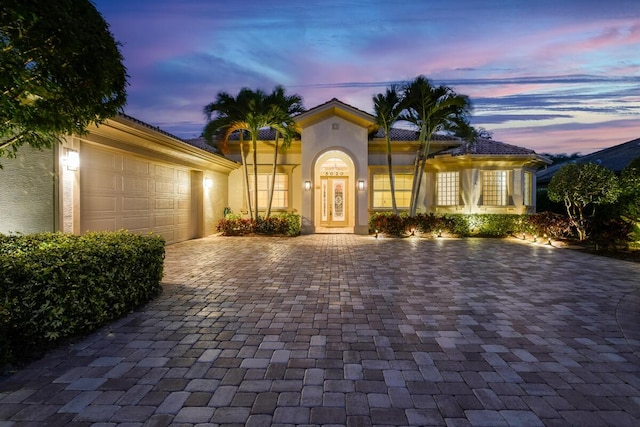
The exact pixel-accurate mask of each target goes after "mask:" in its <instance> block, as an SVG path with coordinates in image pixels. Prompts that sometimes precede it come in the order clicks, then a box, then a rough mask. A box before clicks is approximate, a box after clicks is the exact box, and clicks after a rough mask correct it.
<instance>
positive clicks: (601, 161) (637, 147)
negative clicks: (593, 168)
mask: <svg viewBox="0 0 640 427" xmlns="http://www.w3.org/2000/svg"><path fill="white" fill-rule="evenodd" d="M638 157H640V138H638V139H633V140H631V141H627V142H625V143H623V144H618V145H614V146H613V147H609V148H605V149H604V150H600V151H596V152H594V153H591V154H587V155H584V156H581V157H578V158H577V159H575V160H571V161H572V162H575V163H595V164H597V165H601V166H604V167H605V168H607V169H609V170H612V171H613V172H615V173H616V175H620V173H621V172H622V170H623V169H624V168H625V167H626V166H627V165H628V164H629V163H631V161H632V160H634V159H637V158H638ZM565 164H566V162H564V163H558V164H555V165H553V166H550V167H548V168H544V169H541V170H539V171H538V174H537V178H536V181H537V184H538V186H539V187H546V186H548V185H549V182H550V181H551V178H553V175H554V174H555V173H556V172H557V171H558V169H560V168H561V167H562V166H564V165H565Z"/></svg>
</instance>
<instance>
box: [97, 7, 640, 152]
mask: <svg viewBox="0 0 640 427" xmlns="http://www.w3.org/2000/svg"><path fill="white" fill-rule="evenodd" d="M94 4H95V5H96V7H97V9H98V10H99V11H100V12H101V13H102V15H103V16H104V18H105V19H106V20H107V22H108V23H109V24H110V27H111V31H112V33H113V34H114V36H115V38H116V39H117V40H118V41H119V42H120V43H122V45H123V46H122V53H123V55H124V57H125V65H126V66H127V69H128V73H129V76H130V78H129V83H130V86H129V88H128V94H129V95H128V104H127V106H126V107H125V112H126V113H127V114H129V115H132V116H134V117H136V118H138V119H140V120H143V121H145V122H147V123H149V124H152V125H155V126H159V127H161V128H162V129H164V130H166V131H168V132H171V133H173V134H175V135H177V136H180V137H183V138H192V137H196V136H198V135H199V134H200V132H201V130H202V128H203V126H204V124H205V117H204V115H203V114H202V108H203V106H204V105H206V104H208V103H209V102H211V101H212V100H213V99H214V98H215V96H216V94H217V93H218V92H220V91H226V92H229V93H231V94H233V95H235V94H236V93H237V92H238V91H239V90H240V88H242V87H249V88H252V89H256V88H261V89H263V90H266V91H270V90H271V89H273V87H275V86H276V85H279V84H280V85H283V86H284V87H285V88H286V89H287V92H288V93H297V94H299V95H301V96H302V98H303V100H304V105H305V107H306V108H312V107H314V106H316V105H318V104H321V103H323V102H326V101H328V100H330V99H331V98H334V97H336V98H338V99H340V100H341V101H343V102H346V103H348V104H351V105H353V106H355V107H357V108H360V109H362V110H364V111H367V112H372V102H371V99H372V97H373V96H374V95H375V94H377V93H379V92H383V91H384V90H385V88H386V87H387V86H388V85H389V84H391V83H398V82H403V81H406V80H411V79H413V78H414V77H416V76H417V75H419V74H423V75H425V76H426V77H428V78H429V79H431V80H433V81H434V82H435V83H437V84H446V85H449V86H451V87H452V88H453V89H454V90H455V91H457V92H458V93H461V94H465V95H468V96H469V97H470V98H471V101H472V103H473V106H474V110H473V117H472V122H473V123H474V124H475V125H476V126H480V127H484V128H486V129H487V130H489V131H491V132H493V136H494V139H497V140H500V141H504V142H507V143H510V144H515V145H520V146H524V147H528V148H532V149H534V150H536V151H538V152H547V153H574V152H581V153H582V154H587V153H590V152H593V151H596V150H599V149H602V148H605V147H608V146H612V145H616V144H620V143H622V142H625V141H628V140H630V139H634V138H639V137H640V1H638V0H609V1H602V0H523V1H520V0H485V1H480V0H449V1H446V0H402V1H395V2H393V1H388V0H305V1H295V0H288V1H284V0H236V1H230V0H182V1H177V0H154V1H146V0H126V1H125V0H96V1H94Z"/></svg>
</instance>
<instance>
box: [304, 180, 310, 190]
mask: <svg viewBox="0 0 640 427" xmlns="http://www.w3.org/2000/svg"><path fill="white" fill-rule="evenodd" d="M304 190H305V191H309V190H311V181H305V182H304Z"/></svg>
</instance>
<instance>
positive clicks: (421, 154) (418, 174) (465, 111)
mask: <svg viewBox="0 0 640 427" xmlns="http://www.w3.org/2000/svg"><path fill="white" fill-rule="evenodd" d="M403 94H404V99H405V110H404V112H403V113H402V114H401V115H400V117H399V119H400V120H405V121H407V122H409V123H411V124H413V125H414V126H416V127H417V128H418V129H419V132H420V136H419V145H418V151H417V153H416V158H415V162H414V171H413V184H412V188H411V204H410V207H409V215H410V216H415V214H416V210H417V207H418V198H419V195H420V186H421V184H422V175H423V174H424V170H425V166H426V162H427V158H428V157H429V150H430V147H431V139H432V137H433V135H434V134H435V133H436V132H440V131H449V132H462V133H463V134H465V135H472V134H473V131H472V127H471V126H470V125H469V121H468V118H467V117H468V115H469V112H470V111H471V102H470V101H469V98H468V97H467V96H465V95H459V94H457V93H455V92H454V91H453V90H452V89H451V88H449V87H447V86H437V87H435V86H433V85H432V84H431V83H430V82H429V80H428V79H427V78H426V77H424V76H418V77H416V78H415V79H414V80H413V81H411V82H409V83H407V84H406V85H405V86H404V90H403Z"/></svg>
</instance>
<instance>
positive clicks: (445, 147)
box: [0, 99, 549, 243]
mask: <svg viewBox="0 0 640 427" xmlns="http://www.w3.org/2000/svg"><path fill="white" fill-rule="evenodd" d="M295 121H296V124H297V126H298V130H299V132H300V135H301V137H300V138H299V139H297V140H294V141H293V142H292V144H291V146H290V147H289V148H288V149H287V150H281V151H280V153H279V156H278V162H277V168H276V174H275V175H276V176H275V185H274V198H273V207H272V210H273V211H274V212H278V211H285V212H296V213H299V214H300V215H301V217H302V227H303V228H302V229H303V232H304V233H357V234H366V233H368V219H369V216H370V214H371V213H372V212H374V211H382V210H390V209H391V198H390V189H389V180H388V174H387V161H386V143H385V138H384V135H383V134H382V133H381V132H380V131H379V130H378V129H377V126H376V125H375V118H374V117H373V116H372V115H371V114H369V113H366V112H364V111H362V110H359V109H357V108H354V107H353V106H350V105H348V104H345V103H343V102H341V101H339V100H337V99H332V100H330V101H328V102H326V103H324V104H321V105H318V106H317V107H315V108H312V109H311V110H308V111H306V112H305V113H302V114H300V115H298V116H296V118H295ZM390 137H391V140H392V147H393V163H394V173H395V177H396V198H397V201H398V206H399V207H400V208H401V209H406V208H408V206H409V199H410V193H411V183H412V174H413V162H414V159H415V153H416V149H417V139H418V138H417V137H418V135H417V133H416V132H414V131H411V130H407V129H394V130H393V131H392V133H391V134H390ZM274 140H275V135H274V133H273V132H271V131H270V130H268V129H264V130H262V131H261V132H260V135H259V141H258V147H257V156H258V197H259V207H260V210H263V209H264V207H266V204H267V203H266V199H267V190H268V186H269V185H270V184H271V179H270V176H271V174H272V162H273V151H274V150H273V147H274ZM245 144H247V145H248V142H247V141H245ZM247 148H248V147H247ZM229 150H230V152H229V153H228V154H227V155H226V156H222V155H221V154H219V152H217V151H216V150H215V149H213V148H212V147H209V146H208V145H206V144H205V143H204V142H203V141H202V140H201V139H196V140H190V141H186V140H181V139H179V138H177V137H175V136H172V135H170V134H168V133H166V132H163V131H161V130H160V129H158V128H155V127H153V126H149V125H147V124H145V123H142V122H140V121H138V120H136V119H134V118H132V117H128V116H125V115H119V116H117V117H115V118H113V119H110V120H107V121H106V122H105V123H103V124H101V125H100V126H98V127H92V128H91V129H89V130H88V133H87V134H86V135H79V136H76V135H74V136H69V137H66V138H65V140H64V143H63V144H62V145H60V146H58V147H55V148H54V149H52V150H48V151H42V152H41V151H36V150H30V149H29V148H27V147H23V148H21V149H20V151H19V156H18V158H16V159H1V160H0V162H2V164H3V166H4V169H3V170H0V176H1V177H2V182H3V184H4V185H3V187H4V188H3V189H4V191H3V192H2V194H1V195H0V218H1V219H2V221H1V223H0V232H3V233H6V232H25V233H28V232H39V231H57V230H60V231H65V232H73V233H82V232H85V231H89V230H118V229H128V230H130V231H134V232H148V231H153V232H154V233H157V234H161V235H163V236H164V237H165V238H166V240H167V242H168V243H174V242H179V241H183V240H188V239H192V238H197V237H202V236H206V235H209V234H213V233H215V227H216V224H217V222H218V220H219V219H220V218H222V216H223V213H224V211H225V210H226V208H229V209H231V211H232V212H236V213H246V212H247V210H248V209H247V208H248V205H247V201H246V196H245V194H246V192H245V191H244V189H245V177H244V171H243V168H242V167H241V160H242V159H241V157H240V147H239V140H238V139H237V138H236V139H235V140H233V139H232V140H231V141H230V142H229ZM247 151H248V150H245V152H247ZM431 154H432V156H431V159H429V161H428V162H427V169H426V172H425V176H424V179H423V185H422V193H421V195H420V200H421V203H420V206H419V207H418V209H419V210H420V211H429V212H442V213H445V212H457V213H513V214H521V213H526V212H534V211H535V194H536V191H535V190H536V188H535V185H536V182H535V179H534V176H535V175H534V174H535V172H536V170H537V169H538V168H539V167H541V166H543V165H545V164H548V163H549V161H548V160H547V159H546V158H544V157H542V156H540V155H538V154H536V153H535V152H534V151H532V150H528V149H525V148H520V147H515V146H513V145H508V144H504V143H502V142H498V141H492V140H485V139H483V140H479V141H477V142H476V143H474V144H468V143H466V142H464V141H462V140H460V139H458V138H454V137H450V136H442V135H436V136H434V138H433V140H432V142H431ZM76 158H79V163H76V162H75V159H76ZM247 160H248V161H249V162H250V161H251V156H249V158H248V159H247ZM249 173H251V174H252V173H253V167H252V165H250V167H249ZM248 181H249V186H250V187H252V186H253V179H252V178H251V177H250V179H249V180H248Z"/></svg>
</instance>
